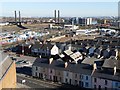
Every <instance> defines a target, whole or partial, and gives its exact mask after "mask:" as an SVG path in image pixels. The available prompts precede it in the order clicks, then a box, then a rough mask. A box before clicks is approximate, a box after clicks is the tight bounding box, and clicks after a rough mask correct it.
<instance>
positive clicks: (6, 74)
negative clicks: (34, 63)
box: [0, 51, 16, 90]
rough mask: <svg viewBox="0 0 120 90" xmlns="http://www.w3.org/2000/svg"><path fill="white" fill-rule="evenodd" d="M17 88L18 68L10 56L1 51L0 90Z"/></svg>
mask: <svg viewBox="0 0 120 90" xmlns="http://www.w3.org/2000/svg"><path fill="white" fill-rule="evenodd" d="M3 88H16V66H15V61H13V60H12V59H11V58H10V57H9V56H8V55H6V54H5V53H3V52H2V51H0V90H1V89H3Z"/></svg>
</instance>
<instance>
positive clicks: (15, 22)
mask: <svg viewBox="0 0 120 90" xmlns="http://www.w3.org/2000/svg"><path fill="white" fill-rule="evenodd" d="M16 22H17V14H16V11H15V23H16Z"/></svg>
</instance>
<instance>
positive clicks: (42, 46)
mask: <svg viewBox="0 0 120 90" xmlns="http://www.w3.org/2000/svg"><path fill="white" fill-rule="evenodd" d="M53 46H54V45H52V44H49V43H48V44H40V43H35V44H34V45H33V46H32V49H34V48H35V49H47V48H48V49H49V50H51V49H52V47H53Z"/></svg>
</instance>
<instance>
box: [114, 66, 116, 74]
mask: <svg viewBox="0 0 120 90" xmlns="http://www.w3.org/2000/svg"><path fill="white" fill-rule="evenodd" d="M115 74H116V66H114V75H115Z"/></svg>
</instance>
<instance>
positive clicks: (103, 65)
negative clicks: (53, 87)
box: [32, 51, 120, 90]
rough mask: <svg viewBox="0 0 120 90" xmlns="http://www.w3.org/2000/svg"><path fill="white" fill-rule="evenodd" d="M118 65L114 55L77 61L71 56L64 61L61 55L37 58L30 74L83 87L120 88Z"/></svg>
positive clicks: (119, 63)
mask: <svg viewBox="0 0 120 90" xmlns="http://www.w3.org/2000/svg"><path fill="white" fill-rule="evenodd" d="M67 52H68V51H67ZM72 53H73V52H72ZM72 53H71V54H72ZM71 54H70V56H71ZM64 55H65V54H64ZM64 55H63V56H64ZM67 55H68V54H67ZM63 56H62V57H63ZM68 56H69V55H68ZM68 56H67V57H68ZM78 58H79V57H78ZM66 59H67V58H66ZM69 59H70V58H69ZM119 65H120V60H119V59H117V58H116V56H110V58H108V59H106V58H95V57H94V56H93V57H86V58H85V59H83V60H81V59H79V60H77V61H76V60H74V59H72V58H71V60H67V61H65V60H63V59H62V58H61V57H60V58H59V59H56V60H53V58H50V59H45V58H37V59H36V60H35V62H34V64H33V66H32V76H33V77H36V78H40V79H44V80H50V81H54V82H59V83H64V84H70V85H75V86H79V87H83V88H91V89H99V90H102V89H105V90H108V89H113V90H120V66H119Z"/></svg>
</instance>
